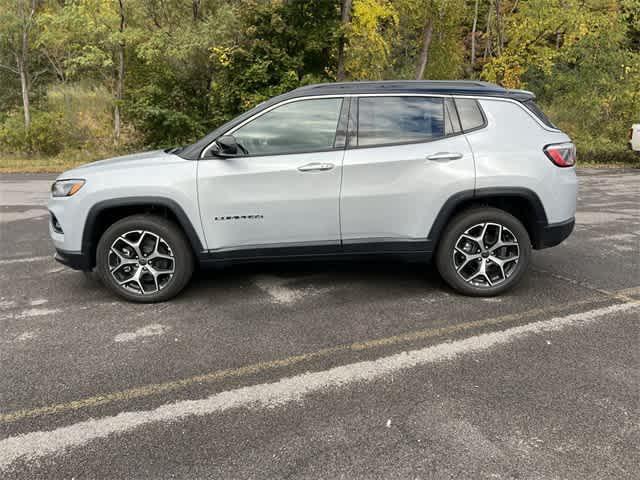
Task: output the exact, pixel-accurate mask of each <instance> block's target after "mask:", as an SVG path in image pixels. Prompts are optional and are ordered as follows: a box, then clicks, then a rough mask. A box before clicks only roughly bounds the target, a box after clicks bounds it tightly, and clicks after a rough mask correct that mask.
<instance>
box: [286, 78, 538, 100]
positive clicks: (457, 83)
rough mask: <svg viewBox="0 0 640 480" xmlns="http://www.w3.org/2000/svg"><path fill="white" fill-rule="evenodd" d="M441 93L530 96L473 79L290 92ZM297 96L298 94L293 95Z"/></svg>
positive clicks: (310, 87)
mask: <svg viewBox="0 0 640 480" xmlns="http://www.w3.org/2000/svg"><path fill="white" fill-rule="evenodd" d="M396 92H397V93H440V94H444V95H489V96H505V97H512V96H518V95H527V96H528V97H530V96H532V94H531V93H530V92H525V91H524V90H508V89H506V88H504V87H501V86H499V85H496V84H494V83H489V82H481V81H476V80H386V81H373V82H372V81H365V82H338V83H317V84H314V85H307V86H304V87H300V88H297V89H295V90H293V91H292V92H289V93H291V94H298V95H330V94H341V93H343V94H350V93H351V94H357V93H360V94H362V93H396ZM295 96H297V95H295Z"/></svg>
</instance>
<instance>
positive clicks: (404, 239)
mask: <svg viewBox="0 0 640 480" xmlns="http://www.w3.org/2000/svg"><path fill="white" fill-rule="evenodd" d="M533 99H534V96H533V94H531V93H530V92H526V91H522V90H507V89H504V88H501V87H498V86H496V85H492V84H488V83H483V82H468V81H466V82H463V81H447V82H433V81H417V82H414V81H392V82H354V83H329V84H320V85H310V86H306V87H302V88H299V89H297V90H294V91H292V92H289V93H286V94H284V95H280V96H278V97H275V98H273V99H271V100H269V101H266V102H264V103H262V104H260V105H258V106H257V107H255V108H254V109H252V110H250V111H248V112H246V113H244V114H242V115H240V116H239V117H237V118H236V119H234V120H232V121H230V122H229V123H227V124H225V125H223V126H221V127H220V128H218V129H217V130H215V131H213V132H212V133H210V134H209V135H207V136H206V137H204V138H203V139H202V140H200V141H198V142H196V143H194V144H192V145H189V146H186V147H182V148H176V149H170V150H165V151H154V152H148V153H143V154H137V155H128V156H124V157H118V158H113V159H109V160H103V161H99V162H95V163H91V164H88V165H84V166H81V167H79V168H76V169H73V170H71V171H68V172H65V173H63V174H62V175H60V177H59V178H58V179H57V180H56V182H55V183H54V184H53V186H52V194H51V201H50V203H49V210H50V212H51V222H50V232H51V237H52V239H53V243H54V244H55V248H56V259H57V260H59V261H60V262H62V263H63V264H66V265H68V266H70V267H72V268H76V269H80V270H93V269H94V268H95V269H96V270H97V273H98V275H99V276H100V278H101V279H102V281H103V282H104V284H105V285H107V286H108V287H109V288H110V289H111V290H113V291H114V292H116V293H117V294H119V295H121V296H122V297H124V298H126V299H129V300H132V301H139V302H155V301H162V300H167V299H169V298H170V297H173V296H174V295H176V294H177V293H178V292H180V291H181V290H182V289H183V288H184V287H185V285H186V284H187V283H188V281H189V278H190V277H191V274H192V272H193V269H194V267H195V265H196V264H212V263H219V262H245V261H265V260H282V259H301V258H314V259H327V258H335V257H340V258H346V257H349V258H353V257H355V258H365V257H366V256H370V255H391V256H394V257H397V258H401V259H409V260H418V261H425V262H427V261H429V260H430V259H431V258H432V257H434V260H435V263H436V265H437V268H438V270H439V271H440V273H441V275H442V277H443V278H444V280H445V281H446V282H447V283H448V284H449V285H450V286H451V287H453V288H454V289H456V290H457V291H459V292H461V293H464V294H467V295H478V296H489V295H496V294H499V293H501V292H503V291H505V290H507V289H508V288H510V287H512V286H513V285H515V284H516V283H517V282H518V281H519V280H520V279H521V278H522V276H523V275H524V273H525V271H526V269H527V266H528V265H529V262H530V258H531V250H532V248H533V249H541V248H546V247H551V246H554V245H557V244H558V243H560V242H561V241H562V240H564V239H565V238H566V237H567V236H568V235H569V234H570V233H571V231H572V230H573V226H574V213H575V209H576V195H577V187H578V185H577V178H576V173H575V168H574V164H575V147H574V145H573V144H572V143H571V140H570V139H569V137H568V136H567V135H565V134H564V133H563V132H561V131H560V130H558V129H557V128H556V127H555V126H554V125H553V124H552V123H551V122H550V121H549V120H548V119H547V118H546V117H545V115H544V114H543V113H542V112H541V111H540V110H539V109H538V108H537V106H536V105H535V103H534V102H533Z"/></svg>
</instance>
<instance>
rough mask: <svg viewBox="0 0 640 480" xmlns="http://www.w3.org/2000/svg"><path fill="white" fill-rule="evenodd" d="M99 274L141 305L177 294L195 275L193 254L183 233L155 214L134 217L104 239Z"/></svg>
mask: <svg viewBox="0 0 640 480" xmlns="http://www.w3.org/2000/svg"><path fill="white" fill-rule="evenodd" d="M96 271H97V272H98V275H99V276H100V279H101V280H102V282H103V283H104V284H105V285H107V286H108V287H109V288H110V289H111V290H112V291H113V292H115V293H116V294H117V295H119V296H121V297H123V298H125V299H127V300H130V301H133V302H141V303H152V302H162V301H165V300H168V299H170V298H172V297H174V296H175V295H177V294H178V293H179V292H180V291H181V290H182V289H183V288H184V287H185V286H186V284H187V283H188V282H189V279H190V278H191V274H192V273H193V255H192V252H191V249H190V247H189V243H188V241H187V239H186V238H185V237H184V235H183V234H182V231H181V230H180V229H179V228H178V227H177V226H176V225H175V224H174V223H172V222H170V221H169V220H167V219H164V218H162V217H157V216H154V215H134V216H131V217H127V218H124V219H122V220H119V221H117V222H116V223H114V224H113V225H111V226H110V227H109V228H108V229H107V230H106V232H105V233H104V234H103V235H102V237H101V238H100V241H99V242H98V248H97V251H96Z"/></svg>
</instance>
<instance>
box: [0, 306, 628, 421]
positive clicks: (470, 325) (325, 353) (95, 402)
mask: <svg viewBox="0 0 640 480" xmlns="http://www.w3.org/2000/svg"><path fill="white" fill-rule="evenodd" d="M609 298H611V297H609ZM614 298H615V299H616V300H619V298H618V297H614ZM603 300H605V299H597V300H594V299H587V300H580V301H576V302H571V303H566V304H563V305H558V306H552V307H545V308H534V309H531V310H527V311H525V312H520V313H512V314H508V315H502V316H499V317H493V318H487V319H484V320H475V321H470V322H463V323H459V324H456V325H450V326H446V327H439V328H431V329H427V330H419V331H414V332H409V333H404V334H400V335H395V336H392V337H386V338H379V339H373V340H367V341H363V342H355V343H351V344H346V345H337V346H335V347H328V348H324V349H321V350H317V351H315V352H310V353H305V354H301V355H294V356H291V357H287V358H283V359H278V360H271V361H267V362H259V363H255V364H252V365H247V366H244V367H239V368H233V369H226V370H217V371H213V372H210V373H205V374H202V375H195V376H193V377H188V378H184V379H180V380H174V381H171V382H165V383H156V384H150V385H144V386H141V387H134V388H130V389H127V390H122V391H119V392H112V393H106V394H103V395H96V396H93V397H87V398H83V399H80V400H74V401H71V402H66V403H58V404H53V405H49V406H45V407H38V408H32V409H24V410H17V411H14V412H10V413H5V414H2V415H0V423H10V422H15V421H17V420H22V419H26V418H33V417H40V416H46V415H53V414H58V413H64V412H69V411H75V410H81V409H85V408H91V407H97V406H101V405H106V404H110V403H114V402H118V401H125V400H133V399H136V398H142V397H149V396H152V395H157V394H160V393H166V392H171V391H176V390H180V389H183V388H186V387H189V386H192V385H197V384H202V383H212V382H216V381H219V380H223V379H228V378H242V377H247V376H249V375H254V374H256V373H261V372H265V371H269V370H275V369H277V368H282V367H290V366H293V365H297V364H301V363H303V362H309V361H311V360H316V359H320V358H327V357H330V356H332V355H335V354H337V353H344V352H359V351H364V350H371V349H375V348H380V347H384V346H390V345H398V344H402V343H409V342H413V341H417V340H424V339H428V338H434V337H440V336H445V335H449V334H452V333H459V332H463V331H466V330H472V329H475V328H481V327H486V326H493V325H501V324H505V323H509V322H515V321H519V320H523V319H525V318H529V317H535V316H538V315H544V314H555V313H558V312H562V311H565V310H569V309H571V308H575V307H577V306H582V305H590V304H594V303H600V302H602V301H603ZM631 300H632V302H633V303H636V302H637V300H633V299H631ZM623 303H629V302H627V301H625V302H623Z"/></svg>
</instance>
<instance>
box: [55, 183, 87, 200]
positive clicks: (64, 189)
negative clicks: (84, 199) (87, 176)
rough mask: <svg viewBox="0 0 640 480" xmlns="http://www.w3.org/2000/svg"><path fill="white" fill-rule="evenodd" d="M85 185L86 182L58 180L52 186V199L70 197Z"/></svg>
mask: <svg viewBox="0 0 640 480" xmlns="http://www.w3.org/2000/svg"><path fill="white" fill-rule="evenodd" d="M83 185H84V180H78V179H76V180H58V181H57V182H54V184H53V185H51V196H52V197H70V196H72V195H75V194H76V193H77V191H78V190H80V189H81V188H82V186H83Z"/></svg>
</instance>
